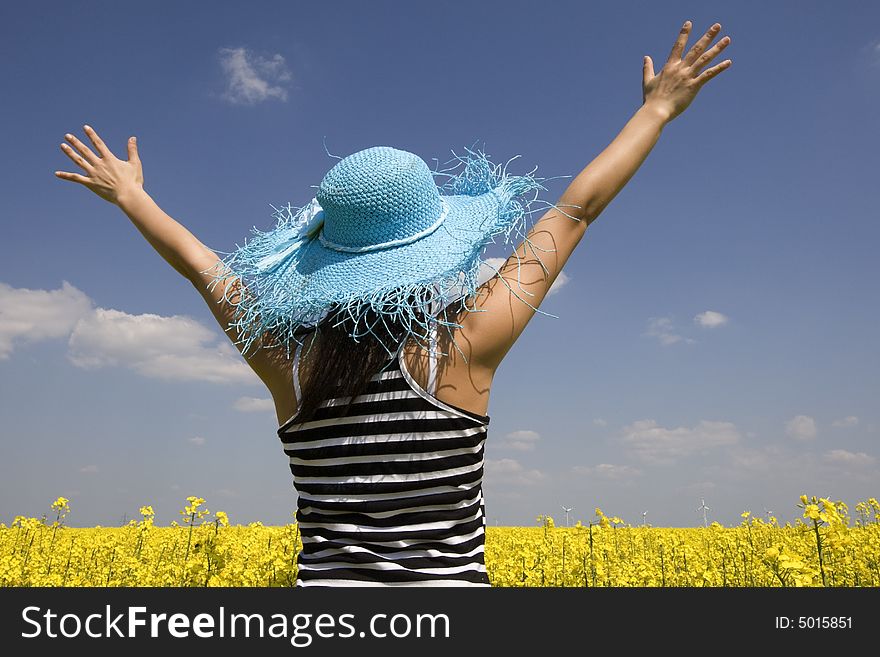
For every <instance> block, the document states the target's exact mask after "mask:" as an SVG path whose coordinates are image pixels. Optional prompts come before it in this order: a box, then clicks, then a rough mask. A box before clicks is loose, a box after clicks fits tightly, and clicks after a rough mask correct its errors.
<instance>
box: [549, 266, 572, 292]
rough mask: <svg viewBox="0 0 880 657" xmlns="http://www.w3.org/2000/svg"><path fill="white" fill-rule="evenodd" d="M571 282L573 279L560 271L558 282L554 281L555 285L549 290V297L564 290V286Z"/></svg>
mask: <svg viewBox="0 0 880 657" xmlns="http://www.w3.org/2000/svg"><path fill="white" fill-rule="evenodd" d="M570 280H571V277H570V276H569V275H568V274H566V273H565V272H564V271H560V272H559V273H558V274H557V275H556V280H555V281H553V285H551V286H550V289H549V290H547V296H548V297H549V296H550V295H551V294H556V293H557V292H559V290H561V289H562V286H563V285H566V284H567V283H568V282H569V281H570Z"/></svg>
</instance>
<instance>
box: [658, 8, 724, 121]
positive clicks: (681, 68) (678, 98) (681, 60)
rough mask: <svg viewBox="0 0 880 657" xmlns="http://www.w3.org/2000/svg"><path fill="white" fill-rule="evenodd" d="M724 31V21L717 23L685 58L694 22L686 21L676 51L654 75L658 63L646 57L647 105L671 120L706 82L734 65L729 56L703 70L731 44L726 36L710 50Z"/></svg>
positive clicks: (677, 41) (667, 119)
mask: <svg viewBox="0 0 880 657" xmlns="http://www.w3.org/2000/svg"><path fill="white" fill-rule="evenodd" d="M720 30H721V24H720V23H715V24H714V25H713V26H712V27H710V28H709V29H708V31H707V32H706V34H704V35H703V36H702V37H701V38H700V40H699V41H697V42H696V43H695V44H694V45H693V47H692V48H691V49H690V50H688V52H687V54H686V55H685V56H684V57H682V56H681V53H682V52H683V51H684V47H685V45H686V44H687V40H688V35H689V34H690V31H691V22H690V21H686V22H685V24H684V25H683V26H682V28H681V32H679V34H678V38H677V39H676V40H675V45H673V46H672V52H670V53H669V57H668V59H667V60H666V63H665V64H664V65H663V68H662V69H661V70H660V73H658V74H657V75H654V62H653V61H651V58H650V57H648V56H646V57H645V61H644V66H643V70H642V101H643V103H644V104H645V105H646V106H649V107H653V108H654V109H656V110H657V111H659V112H660V113H661V115H662V116H663V117H664V119H665V120H666V121H667V122H669V121H671V120H672V119H674V118H675V117H676V116H678V115H679V114H681V113H682V112H684V110H685V109H687V107H688V105H690V104H691V101H692V100H693V99H694V98H695V97H696V95H697V92H699V91H700V89H702V88H703V85H704V84H706V82H708V81H709V80H711V79H712V78H714V77H715V76H716V75H718V74H719V73H720V72H721V71H723V70H725V69H726V68H728V67H729V66H730V64H731V60H729V59H725V60H724V61H723V62H721V63H719V64H716V65H715V66H713V67H711V68H708V69H706V70H705V71H703V72H702V73H701V72H700V69H702V68H703V67H704V66H705V65H706V64H708V63H709V62H710V61H712V60H713V59H714V58H715V57H716V56H717V55H718V53H720V52H721V51H722V50H724V49H725V48H726V47H727V45H728V44H729V43H730V37H724V38H723V39H721V40H719V41H718V43H716V44H715V45H714V46H712V47H711V48H709V49H708V50H707V48H708V46H709V44H710V43H711V42H712V39H714V38H715V36H716V35H717V34H718V32H719V31H720Z"/></svg>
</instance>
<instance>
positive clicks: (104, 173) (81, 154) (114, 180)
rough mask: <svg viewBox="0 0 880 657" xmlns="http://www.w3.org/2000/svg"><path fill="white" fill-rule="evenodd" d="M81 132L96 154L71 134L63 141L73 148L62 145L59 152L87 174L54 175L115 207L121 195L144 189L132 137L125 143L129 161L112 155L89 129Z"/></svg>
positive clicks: (63, 173)
mask: <svg viewBox="0 0 880 657" xmlns="http://www.w3.org/2000/svg"><path fill="white" fill-rule="evenodd" d="M83 130H84V131H85V133H86V135H88V137H89V139H90V140H91V142H92V144H93V145H94V147H95V149H96V150H97V151H98V152H97V154H96V153H94V152H93V151H92V150H91V149H90V148H89V147H88V146H86V145H85V144H84V143H82V142H81V141H80V140H79V139H77V138H76V137H75V136H74V135H71V134H66V135H64V138H65V139H67V141H68V142H70V144H72V146H71V145H70V144H61V150H62V151H64V152H65V153H67V156H68V157H69V158H70V159H71V160H73V161H74V162H75V163H76V164H78V165H79V166H80V167H82V169H83V171H85V173H86V174H87V175H85V176H83V175H81V174H78V173H69V172H67V171H56V172H55V175H56V176H57V177H59V178H61V179H62V180H70V181H71V182H78V183H80V184H82V185H84V186H86V187H88V188H89V189H90V190H92V191H93V192H95V194H97V195H98V196H100V197H101V198H103V199H104V200H106V201H109V202H110V203H113V204H114V205H115V204H117V202H118V200H119V197H120V196H121V195H123V194H126V193H128V192H130V191H132V190H134V189H138V188H143V185H144V173H143V167H142V166H141V160H140V157H138V152H137V144H136V143H135V138H134V137H131V138H129V140H128V160H127V161H126V160H120V159H119V158H117V157H116V156H115V155H113V153H112V152H111V151H110V149H109V148H107V146H106V145H105V144H104V142H103V140H102V139H101V138H100V137H99V136H98V133H97V132H95V131H94V130H93V129H92V128H91V127H90V126H87V125H86V126H83ZM74 149H75V150H74Z"/></svg>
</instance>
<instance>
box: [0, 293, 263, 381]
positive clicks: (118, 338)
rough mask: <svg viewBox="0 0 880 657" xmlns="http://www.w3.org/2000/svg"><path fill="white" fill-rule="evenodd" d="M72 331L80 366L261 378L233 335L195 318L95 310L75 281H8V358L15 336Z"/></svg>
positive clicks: (2, 330)
mask: <svg viewBox="0 0 880 657" xmlns="http://www.w3.org/2000/svg"><path fill="white" fill-rule="evenodd" d="M68 335H69V339H68V354H67V356H68V359H69V360H70V361H71V362H72V363H73V364H74V365H76V366H77V367H82V368H87V369H92V368H98V367H108V366H121V367H128V368H130V369H132V370H134V371H136V372H138V373H139V374H142V375H143V376H148V377H152V378H159V379H173V380H180V381H208V382H211V383H238V384H240V383H249V384H254V383H260V380H259V378H258V377H257V376H256V374H254V373H253V371H252V370H251V368H250V367H248V365H247V364H246V363H245V362H244V361H243V360H242V358H241V355H240V354H239V352H238V351H237V350H236V349H235V347H234V346H233V345H232V344H231V343H230V342H229V341H228V339H227V338H226V336H225V335H223V334H222V333H218V332H216V331H212V330H210V329H208V328H207V327H206V326H204V325H203V324H201V323H199V322H197V321H195V320H194V319H191V318H188V317H184V316H179V315H175V316H172V317H163V316H160V315H154V314H143V315H129V314H128V313H124V312H122V311H119V310H112V309H106V308H95V307H94V305H93V302H92V301H91V299H89V297H88V296H87V295H86V294H85V293H84V292H82V291H81V290H79V289H77V288H76V287H74V286H73V285H71V284H70V283H68V282H67V281H64V282H63V283H62V286H61V287H60V288H59V289H57V290H30V289H27V288H13V287H10V286H9V285H7V284H5V283H0V360H4V359H6V358H9V356H10V354H11V353H12V351H13V349H14V342H15V341H23V340H27V341H31V342H35V341H38V340H49V339H53V338H63V337H66V336H68ZM218 339H219V342H218Z"/></svg>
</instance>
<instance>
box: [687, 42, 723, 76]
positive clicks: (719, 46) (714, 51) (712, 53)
mask: <svg viewBox="0 0 880 657" xmlns="http://www.w3.org/2000/svg"><path fill="white" fill-rule="evenodd" d="M729 43H730V37H724V38H723V39H721V40H719V41H718V43H716V44H715V45H714V46H712V47H711V48H709V50H707V51H706V52H704V53H703V54H702V55H700V56H699V57H698V58H697V60H696V61H695V62H694V63H693V64H692V65H691V68H692V69H693V70H694V75H696V74H697V73H699V72H700V69H701V68H703V67H704V66H705V65H706V64H708V63H709V62H711V61H712V60H713V59H715V57H717V56H718V53H720V52H721V51H722V50H724V49H725V48H726V47H727V45H728V44H729Z"/></svg>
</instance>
